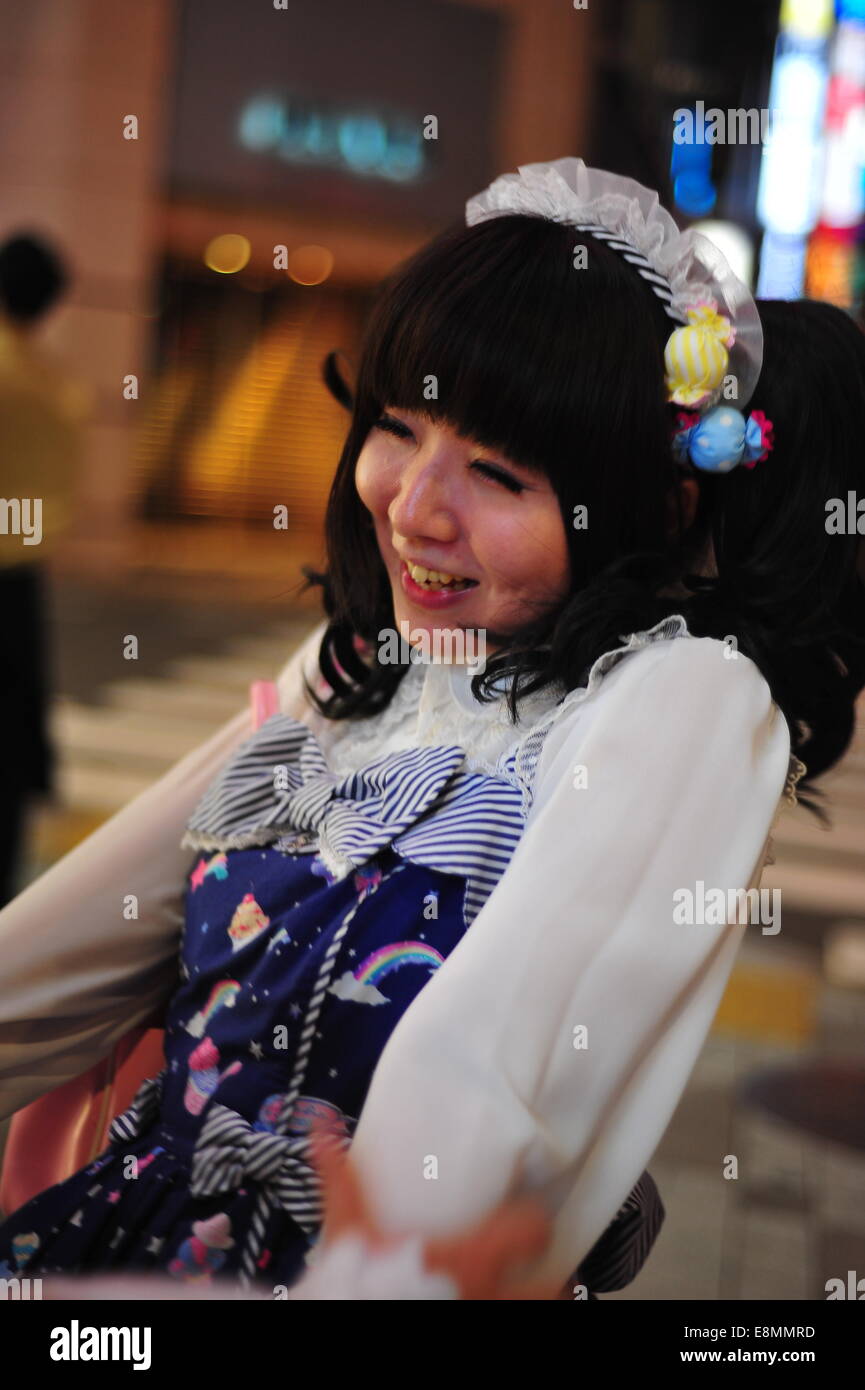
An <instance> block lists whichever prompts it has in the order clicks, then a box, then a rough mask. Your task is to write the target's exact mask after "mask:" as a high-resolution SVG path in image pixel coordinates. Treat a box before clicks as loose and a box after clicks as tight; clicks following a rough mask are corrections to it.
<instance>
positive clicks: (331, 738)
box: [315, 662, 565, 775]
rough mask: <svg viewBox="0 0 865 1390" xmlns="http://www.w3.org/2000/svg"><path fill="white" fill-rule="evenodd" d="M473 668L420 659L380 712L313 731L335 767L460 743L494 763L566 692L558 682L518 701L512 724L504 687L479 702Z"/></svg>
mask: <svg viewBox="0 0 865 1390" xmlns="http://www.w3.org/2000/svg"><path fill="white" fill-rule="evenodd" d="M473 674H474V672H473V669H472V668H471V667H469V666H465V665H452V664H446V663H440V662H429V663H422V662H419V663H417V664H416V665H412V666H410V667H409V669H408V670H407V671H406V674H405V675H404V676H403V678H402V680H401V681H400V683H399V685H398V686H397V689H396V691H395V693H394V695H393V697H392V699H391V701H390V704H389V705H388V707H387V709H385V710H383V711H382V712H381V713H380V714H374V715H371V716H370V717H368V718H366V719H357V720H341V721H338V722H336V721H330V720H317V721H316V724H315V733H316V735H317V736H318V738H319V741H320V743H321V744H322V747H324V748H325V749H326V751H327V756H328V762H329V763H330V766H331V768H332V770H333V771H334V772H337V773H340V774H343V775H344V774H345V773H347V772H352V771H357V769H358V768H360V767H362V766H363V765H364V764H365V763H367V762H370V761H371V760H372V759H373V758H376V757H379V756H382V755H384V754H386V753H392V752H395V751H397V750H398V749H403V748H417V747H434V746H437V745H444V744H456V745H459V747H461V748H463V749H465V752H466V754H467V757H468V758H469V760H470V763H471V764H475V765H477V766H484V765H492V764H494V763H495V762H496V761H497V760H498V758H499V757H500V756H501V754H502V753H503V752H505V750H506V749H508V748H510V747H512V746H513V745H514V744H516V743H517V742H519V740H520V739H521V738H524V737H525V735H526V733H527V731H528V730H529V729H530V728H531V727H532V725H533V724H534V723H536V722H537V721H538V720H539V719H540V718H541V717H542V716H543V715H544V714H545V713H547V712H548V711H549V710H550V709H552V708H553V707H554V706H555V705H556V704H557V703H558V701H559V700H560V699H561V698H562V695H563V694H564V693H565V692H564V687H563V686H562V685H559V684H556V685H552V686H548V687H547V689H546V690H543V691H539V692H538V693H537V694H535V695H531V696H528V697H526V698H525V699H523V700H521V701H520V717H519V721H518V722H517V723H516V724H514V723H513V722H512V720H511V718H510V714H509V712H508V708H507V699H506V697H505V695H504V693H502V694H501V695H500V696H499V698H498V699H495V700H492V701H489V702H484V703H482V702H480V701H478V700H476V699H475V698H474V695H473V693H472V690H471V681H472V676H473Z"/></svg>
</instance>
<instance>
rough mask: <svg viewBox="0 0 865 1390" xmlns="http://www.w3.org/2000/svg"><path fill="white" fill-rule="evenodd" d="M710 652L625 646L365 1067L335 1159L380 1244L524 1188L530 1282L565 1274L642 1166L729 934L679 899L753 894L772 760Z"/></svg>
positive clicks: (771, 806) (755, 687) (734, 683)
mask: <svg viewBox="0 0 865 1390" xmlns="http://www.w3.org/2000/svg"><path fill="white" fill-rule="evenodd" d="M725 650H726V649H725V645H724V644H723V643H721V642H717V641H715V640H714V639H711V638H677V639H676V640H674V641H671V642H659V643H656V644H653V645H651V646H649V647H648V648H646V649H645V650H642V651H638V652H636V653H635V654H634V655H632V656H629V657H627V658H626V659H625V660H624V661H622V662H621V663H620V664H619V666H617V667H616V668H614V670H612V671H611V672H610V673H609V674H608V675H607V676H606V677H605V679H604V681H603V682H602V684H601V686H600V687H599V689H598V691H597V692H596V693H595V694H594V695H593V696H592V697H590V698H589V699H587V700H585V701H584V702H583V703H582V704H581V705H578V706H577V707H576V709H575V711H574V712H573V713H572V714H570V715H568V714H566V715H565V716H564V717H563V719H562V721H561V725H560V726H559V727H554V729H553V730H552V731H551V733H550V734H549V736H548V739H547V742H546V744H545V746H544V750H543V755H542V758H541V763H540V766H539V769H538V776H537V780H536V787H535V803H534V806H533V809H532V813H531V815H530V817H529V823H528V825H527V828H526V831H525V834H524V835H523V838H522V840H521V841H520V844H519V846H518V847H517V850H516V853H515V854H514V857H513V859H512V861H511V864H510V865H509V867H508V870H507V872H506V873H505V875H504V876H503V878H502V879H501V880H500V882H499V883H498V885H497V886H496V888H495V890H494V892H493V893H492V895H491V896H490V898H489V899H488V901H487V903H486V904H485V905H484V907H483V909H482V911H481V912H480V913H479V914H478V917H477V918H476V920H475V921H474V923H473V924H472V926H471V927H470V929H469V931H468V932H467V933H466V935H465V937H464V938H463V940H462V941H461V942H460V943H459V945H458V946H457V947H456V949H455V950H454V951H453V952H452V953H451V955H450V956H449V958H448V959H447V961H446V962H445V964H444V965H443V966H442V967H441V968H440V969H439V970H438V971H437V972H436V974H435V975H434V976H433V978H432V980H431V981H430V983H429V984H428V985H427V986H426V987H425V988H424V989H423V991H422V992H421V994H420V995H419V996H418V998H417V999H416V1000H415V1001H414V1003H413V1004H412V1005H411V1007H410V1008H409V1009H408V1010H407V1011H406V1013H405V1014H404V1015H403V1018H402V1019H401V1020H400V1023H399V1024H398V1025H397V1027H396V1029H395V1030H394V1033H393V1034H392V1035H391V1038H390V1039H389V1041H388V1044H387V1046H386V1047H385V1050H384V1052H383V1054H382V1057H381V1059H380V1061H379V1065H378V1067H377V1068H376V1071H375V1074H374V1076H373V1080H372V1085H371V1087H370V1091H369V1094H368V1096H367V1100H366V1103H365V1106H364V1109H363V1112H362V1115H361V1118H360V1122H359V1125H358V1128H357V1131H356V1134H355V1138H354V1141H353V1144H352V1149H351V1152H352V1158H353V1160H354V1162H355V1163H356V1165H357V1168H358V1172H359V1176H360V1178H361V1180H362V1181H363V1183H364V1187H365V1189H366V1191H367V1193H368V1196H369V1198H370V1201H371V1204H372V1207H373V1210H374V1212H375V1214H376V1216H377V1217H378V1219H379V1220H380V1223H381V1226H382V1227H383V1228H384V1229H385V1230H388V1231H392V1232H397V1231H420V1232H424V1233H427V1234H430V1235H432V1234H436V1235H441V1234H446V1233H450V1232H452V1231H455V1230H457V1229H458V1228H459V1227H461V1226H465V1225H466V1224H467V1223H469V1222H471V1221H473V1220H476V1219H477V1218H478V1217H480V1216H482V1215H484V1214H485V1213H487V1212H488V1211H489V1210H490V1209H491V1208H492V1207H493V1206H494V1205H496V1204H497V1203H498V1202H500V1201H501V1200H502V1199H503V1198H505V1197H514V1196H528V1195H532V1196H536V1197H538V1198H539V1199H540V1200H542V1201H543V1203H544V1205H545V1208H546V1209H547V1210H548V1211H549V1212H550V1214H551V1215H552V1216H553V1217H554V1218H555V1226H554V1235H553V1240H552V1242H551V1245H550V1247H549V1249H548V1251H547V1252H546V1253H545V1254H544V1255H543V1256H542V1257H541V1258H540V1259H539V1260H538V1261H537V1262H536V1263H535V1264H534V1265H533V1266H532V1267H531V1270H530V1271H527V1274H530V1275H532V1276H535V1277H543V1278H546V1277H549V1278H553V1279H555V1280H557V1281H564V1280H565V1279H566V1278H567V1277H568V1276H569V1275H570V1274H571V1272H572V1271H573V1270H574V1269H575V1268H576V1267H577V1266H578V1265H579V1263H580V1262H581V1261H582V1259H583V1258H584V1256H585V1255H586V1254H587V1253H588V1251H589V1250H590V1249H591V1247H592V1245H593V1244H594V1242H595V1241H596V1240H597V1238H598V1237H599V1236H600V1235H601V1233H602V1232H603V1231H604V1229H605V1228H606V1226H607V1225H608V1223H609V1222H610V1220H611V1219H612V1218H613V1216H614V1215H615V1213H616V1211H617V1210H618V1208H619V1206H620V1205H621V1203H622V1202H623V1201H624V1199H625V1197H626V1196H627V1195H628V1193H629V1191H630V1189H631V1188H632V1186H633V1185H634V1183H635V1182H636V1180H637V1179H638V1178H639V1176H640V1174H641V1173H642V1172H643V1170H644V1169H645V1167H646V1166H647V1164H648V1162H649V1160H650V1158H651V1156H652V1153H653V1152H654V1150H655V1148H656V1146H657V1144H658V1142H659V1140H660V1138H661V1136H662V1135H663V1133H664V1130H665V1129H666V1127H667V1125H668V1123H669V1120H670V1118H671V1116H672V1114H673V1111H674V1109H675V1107H676V1105H677V1103H678V1100H679V1098H680V1096H681V1094H682V1091H683V1089H684V1087H685V1084H686V1082H687V1079H688V1076H689V1075H690V1073H691V1070H692V1068H693V1066H694V1063H695V1061H696V1059H697V1057H698V1055H699V1053H700V1050H701V1048H702V1046H703V1043H704V1040H705V1038H706V1034H707V1032H708V1030H709V1028H710V1026H711V1022H712V1019H713V1017H714V1014H715V1011H716V1009H717V1006H718V1003H719V1000H720V998H721V995H722V993H723V991H724V988H725V985H726V982H727V979H728V976H729V973H730V969H731V967H732V964H733V960H734V957H735V954H736V950H737V947H738V945H739V942H740V940H741V938H742V935H743V933H744V931H745V926H744V925H740V924H738V923H735V922H734V923H733V924H732V925H726V924H723V925H708V924H698V923H691V924H685V923H682V924H680V923H679V922H678V921H677V918H676V907H677V902H678V901H679V900H678V899H675V898H674V894H675V893H676V892H677V890H683V889H684V890H688V889H690V890H691V892H699V891H700V890H699V886H698V881H700V880H702V883H703V884H704V886H705V890H706V891H708V890H709V889H710V888H721V889H723V890H725V893H726V890H728V889H733V890H736V889H740V888H741V889H745V888H747V887H748V886H750V885H751V884H752V882H753V881H754V879H755V875H757V874H758V873H759V868H760V867H761V860H762V852H763V848H764V845H765V842H766V838H767V835H768V833H769V830H770V828H771V826H772V823H773V820H774V818H775V815H776V813H777V810H778V804H779V799H780V797H781V794H782V791H783V788H784V783H785V779H786V774H787V768H788V762H789V753H790V741H789V731H788V729H787V725H786V723H785V721H784V719H783V716H782V715H781V714H780V712H779V711H778V709H777V707H775V706H774V705H773V703H772V700H771V696H770V692H769V688H768V686H767V685H766V682H765V681H764V680H763V677H762V676H761V675H760V673H759V671H758V669H757V667H756V666H755V665H754V664H753V663H752V662H751V661H749V659H748V658H747V657H744V656H741V655H740V656H738V657H737V658H735V659H727V658H725V655H724V653H725ZM579 766H582V767H584V768H585V773H586V777H585V781H586V785H580V784H579V783H580V777H579V775H578V773H577V769H578V767H579ZM750 929H751V930H752V931H759V930H760V926H759V925H756V926H752V927H751V928H750Z"/></svg>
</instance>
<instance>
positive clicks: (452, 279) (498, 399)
mask: <svg viewBox="0 0 865 1390" xmlns="http://www.w3.org/2000/svg"><path fill="white" fill-rule="evenodd" d="M581 247H585V253H584V255H582V256H580V255H577V254H576V253H577V251H578V248H581ZM577 267H580V268H577ZM759 310H760V316H761V319H762V322H763V330H764V338H765V352H764V361H763V369H762V373H761V376H760V380H759V382H758V385H757V388H756V391H755V393H754V397H753V399H752V400H751V402H750V403H749V406H748V408H749V409H761V410H763V411H764V412H765V414H766V415H767V416H768V417H769V418H770V419H771V420H772V421H773V423H774V426H775V432H774V435H775V447H774V450H773V452H772V453H771V454H770V455H769V457H768V459H766V460H764V461H762V462H760V463H758V464H757V465H756V467H755V468H754V469H743V468H736V469H734V470H733V471H732V472H731V473H729V474H725V475H711V474H706V473H702V472H701V473H697V472H696V471H695V470H693V469H691V470H690V473H691V476H693V477H695V478H696V479H697V481H698V485H699V503H698V506H697V511H696V516H695V518H694V519H693V522H692V524H690V525H686V524H685V522H684V518H683V514H682V510H681V506H680V498H679V492H678V488H677V486H676V485H677V483H678V482H679V481H680V480H681V478H682V476H683V470H682V469H681V467H680V466H679V465H677V464H676V463H675V462H674V459H673V455H672V452H671V448H670V437H671V429H672V426H673V422H674V419H675V414H676V408H675V407H673V406H670V405H669V404H668V403H667V402H666V392H665V388H664V360H663V349H664V344H665V342H666V340H667V337H668V336H669V333H670V331H671V328H672V326H673V325H672V324H671V321H670V320H669V318H668V317H667V316H666V315H665V313H664V311H663V308H662V306H661V304H660V301H659V300H658V299H657V298H656V296H655V295H654V294H653V293H652V291H651V289H649V288H648V286H647V285H646V284H645V283H644V282H643V280H642V279H641V278H640V277H639V276H638V275H637V274H636V273H635V271H634V270H633V269H632V268H631V267H630V266H629V265H628V264H627V263H626V262H624V261H623V260H622V259H621V258H620V256H619V255H618V254H617V253H616V252H615V251H612V250H610V249H609V248H608V247H607V246H605V245H604V244H603V243H602V242H600V241H596V240H595V239H593V238H592V237H591V236H590V235H588V234H585V233H579V232H577V231H576V230H575V229H574V228H572V227H568V226H563V225H561V224H558V223H554V222H550V221H548V220H546V219H543V218H536V217H530V216H524V215H508V216H502V217H497V218H494V219H492V220H491V221H488V222H482V223H480V224H478V225H476V226H473V227H464V226H462V225H458V226H454V227H451V228H448V229H447V230H446V231H444V232H442V233H441V234H440V235H439V236H437V237H436V238H434V239H433V240H432V241H431V242H430V243H428V244H427V245H426V246H424V247H423V248H422V249H421V250H420V251H419V252H417V253H416V254H415V255H414V256H413V257H412V258H411V259H410V260H409V261H408V262H407V263H406V264H405V265H403V266H401V267H398V268H397V270H396V271H394V272H393V273H392V275H391V276H390V277H389V278H388V279H387V280H386V281H385V284H384V286H383V287H382V291H381V293H380V295H379V298H378V300H377V302H376V305H375V307H374V309H373V312H372V314H371V317H370V319H369V322H368V324H367V328H366V332H365V335H364V340H363V343H362V348H361V355H360V360H359V364H358V371H357V381H356V385H355V388H354V390H352V389H351V388H349V386H348V385H347V384H346V382H345V381H344V379H343V378H342V376H341V374H340V372H339V370H338V368H337V362H336V356H335V354H331V355H330V356H329V358H328V359H327V361H326V363H325V381H326V382H327V383H328V385H329V386H330V389H331V390H332V391H333V393H334V394H335V395H336V396H337V398H338V399H340V400H341V401H342V402H343V404H345V405H346V406H347V407H349V408H350V409H351V411H352V418H351V424H350V427H349V431H348V436H347V439H346V442H345V446H344V448H343V452H342V456H341V458H340V461H339V466H338V468H337V471H336V476H335V478H334V482H333V486H332V489H331V494H330V498H329V502H328V508H327V514H326V520H325V537H326V545H327V563H326V568H325V570H324V572H318V571H316V570H315V569H313V568H311V567H309V566H307V567H305V568H304V570H303V573H304V574H305V576H306V580H307V585H306V587H309V586H311V585H321V587H322V590H323V604H324V609H325V613H326V614H327V617H328V619H329V622H328V626H327V629H326V631H325V634H324V637H323V640H322V644H321V649H320V653H319V665H320V668H321V671H322V674H323V675H324V676H325V678H326V680H327V682H328V684H329V685H330V686H331V688H332V692H333V693H332V694H331V695H330V696H329V697H328V698H327V699H323V698H321V697H319V696H318V695H316V694H315V692H313V691H312V690H310V689H309V687H307V689H308V693H309V695H310V698H311V699H312V700H313V701H314V703H315V705H316V707H317V708H318V709H319V710H320V712H321V713H322V714H323V715H324V716H325V717H327V718H332V719H345V718H363V717H367V716H369V715H370V714H372V713H375V712H376V711H378V710H381V709H383V708H384V707H385V706H386V705H387V704H388V703H389V701H390V699H391V697H392V695H393V693H394V690H395V689H396V687H397V685H398V684H399V681H400V680H401V679H402V678H403V676H404V675H405V673H406V670H407V669H408V666H407V665H398V664H396V665H395V664H383V663H378V662H376V661H373V662H372V663H369V662H367V661H364V660H363V659H362V657H361V656H360V655H359V653H358V651H357V639H361V641H362V642H366V643H368V644H369V645H370V646H374V645H375V643H376V641H377V637H378V634H379V632H380V631H381V630H382V629H384V628H388V629H392V628H393V627H394V621H395V619H394V610H393V603H392V596H391V587H390V581H389V579H388V576H387V573H386V570H385V566H384V563H383V561H382V558H381V555H380V552H379V549H378V544H377V541H376V536H375V530H374V525H373V520H372V517H371V515H370V514H369V512H368V511H367V509H366V508H365V506H364V505H363V503H362V502H361V500H360V497H359V496H358V493H357V489H356V487H355V480H354V474H355V465H356V463H357V459H358V456H359V454H360V451H361V449H362V447H363V445H364V443H365V441H366V438H367V435H368V433H369V431H370V429H371V428H372V426H373V425H374V424H375V422H376V420H377V419H378V418H379V416H380V415H381V414H382V412H383V410H384V409H385V408H386V407H387V406H392V407H394V408H395V409H403V410H409V411H416V412H418V413H421V414H424V415H426V416H428V417H430V418H432V419H434V420H438V421H441V422H444V423H447V424H450V425H452V426H453V427H454V428H456V429H458V430H460V431H461V432H462V433H463V434H465V435H467V436H469V437H471V438H472V439H473V440H475V441H477V442H478V443H479V444H481V445H484V446H486V447H488V448H492V449H497V450H500V451H501V452H502V453H504V454H505V455H506V456H507V457H510V458H512V459H513V460H514V461H515V462H520V463H525V464H528V465H531V466H535V467H537V466H539V467H540V468H541V469H542V470H543V472H544V473H545V474H546V475H547V477H548V478H549V479H550V482H551V484H552V486H553V488H554V490H555V493H556V495H557V498H558V501H559V505H560V508H561V514H562V521H563V524H564V527H565V533H566V536H567V542H568V552H569V559H570V567H571V589H570V595H569V597H568V598H567V599H566V600H565V602H564V603H563V604H562V605H560V606H559V607H558V608H557V609H556V610H555V611H549V612H541V613H538V614H535V615H534V616H533V618H532V619H531V621H530V622H528V623H527V624H526V625H525V626H523V627H522V628H520V630H519V631H517V632H513V633H510V634H509V635H507V640H506V641H505V642H504V643H503V644H501V645H499V644H498V638H499V634H488V636H490V637H491V640H495V641H496V642H497V645H498V646H499V649H498V650H497V651H495V652H494V654H493V655H492V656H491V657H489V658H488V659H487V662H486V667H485V669H484V671H483V672H482V673H480V674H478V675H476V676H475V677H474V679H473V681H472V688H473V690H474V692H475V695H476V698H478V699H481V700H484V699H492V698H495V697H496V696H498V695H500V693H501V680H502V678H505V680H506V687H507V690H508V704H509V708H510V711H511V715H512V717H513V718H516V717H517V714H518V705H519V699H520V698H521V697H522V696H524V695H527V694H531V693H533V692H534V691H536V690H539V689H542V688H543V687H545V686H547V685H549V684H551V683H552V682H555V681H559V682H562V683H563V684H564V686H565V688H566V689H575V688H577V687H578V686H580V685H583V684H585V681H586V679H587V676H588V672H589V670H590V668H591V665H592V663H593V662H594V661H595V660H596V659H597V657H598V656H600V655H601V654H602V653H603V652H605V651H607V650H609V649H610V648H611V647H614V646H618V645H619V644H620V642H621V639H622V636H623V635H627V634H629V633H631V632H635V631H640V630H644V629H646V628H649V627H652V626H654V625H655V624H656V623H658V622H659V621H660V620H661V619H662V618H664V617H666V616H668V615H669V614H672V613H681V614H682V615H683V616H684V617H685V619H686V621H687V623H688V628H689V631H690V632H691V633H692V634H693V635H694V636H710V637H716V638H720V639H722V640H723V639H728V640H729V639H730V638H735V641H736V645H737V647H738V650H739V651H741V652H743V653H744V654H745V655H746V656H748V657H750V658H751V659H752V660H753V661H754V662H755V663H756V664H757V666H758V667H759V669H760V671H761V672H762V674H763V675H764V677H765V679H766V681H767V683H768V685H769V687H770V690H771V692H772V697H773V699H774V700H775V702H776V703H777V705H778V706H779V708H780V709H781V711H782V713H783V714H784V716H785V718H786V720H787V723H788V725H789V727H790V730H791V742H792V745H793V748H794V749H795V751H796V753H797V755H798V756H799V757H800V758H801V759H802V760H803V761H804V762H805V763H806V765H807V768H808V775H807V777H806V778H805V780H804V781H803V782H802V783H801V785H800V788H799V796H800V800H802V801H803V804H805V805H807V806H809V808H810V809H811V810H812V811H814V812H815V813H816V814H817V815H818V816H820V817H821V818H822V819H825V816H824V813H823V812H822V810H821V808H820V807H819V806H818V805H817V804H816V803H815V801H814V799H813V795H814V794H813V789H812V788H811V786H810V783H811V781H812V779H813V778H814V777H816V776H817V775H818V774H819V773H821V772H823V771H825V770H826V769H827V768H828V767H829V766H831V765H832V764H833V763H834V762H835V761H837V759H838V758H839V757H840V756H841V754H842V753H843V752H844V750H845V749H846V747H847V746H848V744H849V742H850V738H851V735H852V731H853V727H854V702H855V698H856V695H857V694H858V692H859V691H860V690H861V689H862V687H863V685H865V586H863V583H862V580H861V579H860V578H859V576H858V574H857V570H856V556H857V539H858V538H857V536H856V535H855V534H854V535H830V534H828V533H827V530H826V524H825V523H826V506H827V503H828V501H829V499H831V498H835V497H841V498H846V497H847V493H848V490H850V489H854V490H858V491H859V492H863V491H865V478H863V473H865V466H863V456H862V441H863V440H865V337H863V335H862V333H861V332H860V330H859V329H858V328H857V327H856V325H855V324H854V323H853V321H852V320H851V319H850V318H849V317H848V316H847V315H846V314H845V313H843V312H842V311H841V310H840V309H836V308H834V307H832V306H831V305H827V304H821V303H815V302H803V303H786V302H774V301H764V302H761V303H760V304H759ZM431 377H434V378H435V381H436V383H437V396H436V398H435V399H429V398H428V394H429V393H428V383H429V381H430V378H431ZM578 505H583V506H585V507H586V508H587V514H588V526H587V528H586V529H580V530H577V529H575V527H574V524H573V517H574V509H575V507H577V506H578ZM671 505H672V506H673V507H674V511H675V509H676V508H678V512H677V515H678V524H673V525H672V526H671V524H670V515H671V513H670V507H671ZM712 547H713V548H714V557H715V561H716V565H717V578H716V579H712V578H706V577H705V575H704V574H703V573H698V571H700V570H703V569H704V568H705V566H704V563H703V562H704V560H705V557H706V555H707V553H711V549H712ZM493 683H495V686H494V684H493ZM803 791H804V792H805V793H806V794H805V795H804V796H803V795H802V793H803ZM817 795H819V793H817Z"/></svg>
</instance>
